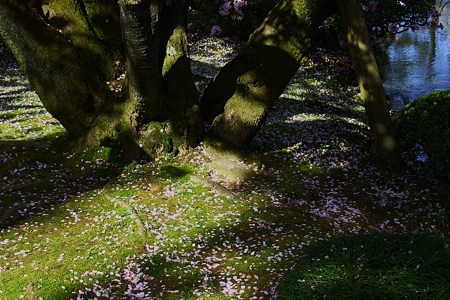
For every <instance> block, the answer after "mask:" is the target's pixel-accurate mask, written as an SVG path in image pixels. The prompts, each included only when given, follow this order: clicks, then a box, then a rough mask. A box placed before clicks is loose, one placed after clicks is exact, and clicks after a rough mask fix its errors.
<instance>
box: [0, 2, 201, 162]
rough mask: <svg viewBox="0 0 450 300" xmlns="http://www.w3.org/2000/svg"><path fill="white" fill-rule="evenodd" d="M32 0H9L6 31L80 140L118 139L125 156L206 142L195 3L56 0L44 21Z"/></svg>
mask: <svg viewBox="0 0 450 300" xmlns="http://www.w3.org/2000/svg"><path fill="white" fill-rule="evenodd" d="M18 3H19V4H18ZM27 3H28V1H21V2H16V1H12V0H1V1H0V35H1V37H2V39H4V40H5V41H6V42H7V43H8V45H9V47H10V48H11V49H12V50H13V52H14V54H15V55H16V57H17V58H18V59H19V61H20V62H21V63H22V66H23V67H24V69H25V71H26V74H27V76H28V78H29V80H30V82H31V85H32V87H33V88H34V89H35V90H36V92H37V93H38V95H39V97H40V99H41V101H42V102H43V103H44V105H45V107H46V108H47V109H48V111H49V112H50V113H51V114H52V115H53V116H54V117H55V118H57V119H58V120H59V121H60V122H61V124H62V125H63V126H64V127H65V128H66V129H67V130H68V131H69V132H70V133H71V134H73V135H75V136H78V137H83V138H84V143H85V145H86V146H87V145H91V144H94V143H99V142H100V143H101V142H119V143H120V144H121V145H122V147H123V149H124V150H125V159H126V160H137V159H139V158H141V157H142V155H146V156H149V157H151V158H155V157H156V156H158V155H160V154H161V153H162V152H178V151H179V150H185V149H186V148H187V147H189V146H192V145H193V144H195V143H196V142H197V141H198V137H199V135H200V134H201V129H202V121H201V115H200V113H199V109H198V100H199V99H198V93H197V90H196V88H195V84H194V81H193V77H192V74H191V71H190V64H189V59H188V44H187V34H186V20H187V10H188V6H187V1H168V0H167V1H165V0H120V1H119V4H117V3H116V2H114V1H110V2H105V1H103V0H91V1H83V0H76V1H73V0H61V1H50V2H49V4H48V5H46V6H45V7H44V8H43V9H41V10H42V11H44V12H45V14H44V16H43V15H42V13H40V14H35V10H34V9H33V10H30V8H29V6H28V5H26V4H27ZM47 14H48V17H47ZM105 14H106V15H105ZM117 33H119V36H117ZM105 35H106V36H105ZM121 36H122V37H123V38H122V37H121ZM122 40H123V43H122V42H121V41H122Z"/></svg>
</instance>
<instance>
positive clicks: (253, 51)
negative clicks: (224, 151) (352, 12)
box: [201, 0, 333, 148]
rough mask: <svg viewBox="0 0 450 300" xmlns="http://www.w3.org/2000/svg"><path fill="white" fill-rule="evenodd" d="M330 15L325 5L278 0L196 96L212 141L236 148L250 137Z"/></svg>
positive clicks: (314, 1) (312, 0)
mask: <svg viewBox="0 0 450 300" xmlns="http://www.w3.org/2000/svg"><path fill="white" fill-rule="evenodd" d="M332 12H333V3H332V2H330V1H324V0H281V1H279V2H278V4H277V5H276V7H275V8H274V9H273V10H272V11H271V12H270V13H269V14H268V16H267V18H266V19H265V21H264V22H263V24H261V26H259V28H257V29H256V30H255V32H254V33H253V34H252V35H251V36H250V38H249V40H248V42H247V44H246V45H245V47H244V48H243V49H242V51H240V53H239V54H238V55H237V56H236V58H234V59H233V60H232V61H230V62H229V63H228V64H227V65H225V66H224V67H223V68H222V69H221V70H220V71H219V73H218V74H217V75H216V77H215V78H214V80H213V81H212V82H211V83H210V84H209V85H208V86H207V88H206V90H205V92H204V94H203V96H202V99H201V105H202V115H203V117H204V119H205V120H207V121H209V122H211V123H212V130H211V131H210V136H211V137H212V138H213V139H218V140H219V141H221V142H223V143H225V145H224V146H228V147H229V146H231V147H233V148H242V147H244V146H245V145H246V144H247V143H248V142H249V141H250V140H251V139H252V138H253V136H254V135H255V134H256V132H257V130H258V129H259V128H260V126H261V125H262V123H263V121H264V119H265V117H266V115H267V113H268V112H269V110H270V109H271V108H272V106H273V104H274V103H275V101H276V100H277V99H278V98H279V96H280V95H281V93H282V92H283V90H284V88H285V87H286V85H287V84H288V83H289V81H290V79H291V78H292V76H293V75H294V74H295V72H296V71H297V70H298V68H299V66H300V64H301V62H302V61H303V60H304V59H306V58H307V56H308V54H309V52H310V49H311V47H312V45H313V40H314V33H315V32H316V31H317V29H318V27H319V25H320V24H321V23H322V22H323V21H324V20H325V19H326V18H327V17H328V16H329V15H330V14H331V13H332Z"/></svg>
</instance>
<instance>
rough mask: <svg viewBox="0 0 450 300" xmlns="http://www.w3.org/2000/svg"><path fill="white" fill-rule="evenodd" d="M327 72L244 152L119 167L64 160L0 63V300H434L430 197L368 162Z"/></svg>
mask: <svg viewBox="0 0 450 300" xmlns="http://www.w3.org/2000/svg"><path fill="white" fill-rule="evenodd" d="M208 43H209V42H204V43H203V42H199V44H200V47H199V49H197V51H196V50H195V49H194V51H193V68H194V71H195V72H200V73H201V74H207V75H208V76H209V77H210V76H213V75H214V72H215V70H216V69H217V66H218V65H221V64H223V62H224V61H225V60H226V58H225V56H226V55H225V54H224V53H220V51H215V52H214V53H213V54H212V55H209V56H207V57H205V56H204V55H202V53H205V51H206V50H205V49H207V47H208ZM220 45H221V44H220ZM221 47H222V46H221ZM221 47H218V48H219V49H221ZM222 48H224V49H225V50H226V51H228V50H230V49H229V48H227V47H225V46H223V47H222ZM323 55H328V56H329V57H328V58H327V59H328V60H327V61H330V60H331V62H332V60H333V59H341V58H339V57H337V58H333V56H332V55H330V54H328V53H322V54H320V55H319V56H320V57H322V56H323ZM332 66H333V64H332V63H331V64H330V65H328V67H327V65H323V64H320V63H317V61H315V60H312V61H311V62H310V64H308V65H305V66H304V67H303V68H302V69H301V70H300V72H299V74H298V75H297V77H296V78H294V79H293V81H292V83H291V84H290V86H289V87H288V88H287V89H286V91H285V93H284V94H283V95H282V97H281V98H280V100H279V102H278V103H277V104H276V106H275V108H274V110H273V112H272V113H271V114H270V115H269V116H268V118H267V122H266V124H265V126H264V127H263V128H261V130H260V131H259V132H258V134H257V136H256V137H255V140H254V142H253V144H252V145H251V149H252V150H251V151H249V152H248V153H244V154H242V155H240V156H234V157H233V156H230V157H223V158H221V159H220V160H219V159H217V156H213V155H210V153H208V152H206V151H205V149H204V148H203V146H202V145H200V146H199V147H197V148H196V149H194V151H193V152H192V153H191V154H190V156H187V157H177V158H172V157H161V158H159V159H158V160H156V161H154V162H151V163H147V164H129V165H122V164H120V163H119V161H120V159H119V158H120V152H119V151H118V150H117V149H115V148H108V147H100V146H94V147H92V148H90V149H87V150H84V151H75V150H74V149H76V146H77V141H74V140H72V139H71V138H70V137H68V136H67V135H66V134H65V132H64V130H63V129H62V127H61V126H60V125H59V124H58V122H57V121H55V120H53V119H52V118H51V116H49V115H48V114H47V113H46V112H45V110H44V109H43V108H42V106H40V103H39V102H38V99H37V97H36V96H35V94H34V93H32V92H30V91H29V88H28V85H27V83H26V80H25V78H24V77H23V75H21V73H20V72H19V71H18V70H17V67H16V65H15V64H14V63H11V65H8V68H2V69H0V70H5V71H3V73H0V106H1V109H0V118H1V123H0V126H1V131H0V150H1V151H0V162H1V165H0V299H2V300H4V299H7V300H9V299H18V298H24V299H30V298H31V294H33V293H34V298H35V299H39V298H42V299H76V298H77V297H78V298H80V299H94V298H95V297H97V298H99V299H115V298H116V299H124V298H125V299H136V298H139V297H143V298H144V299H207V298H208V299H272V298H275V296H276V295H277V294H278V295H279V296H280V297H285V299H296V298H293V296H292V297H291V296H287V295H289V293H306V292H311V293H313V292H314V295H315V296H317V297H324V296H325V295H327V297H328V298H329V297H332V296H333V295H336V297H337V296H338V295H339V297H340V299H347V298H351V297H352V296H355V295H367V294H365V293H368V292H369V291H368V290H369V289H368V288H367V285H369V284H371V283H373V284H374V290H375V291H378V292H377V293H379V294H373V295H372V296H370V295H367V296H364V297H368V298H371V297H372V298H378V295H381V296H384V295H386V297H387V298H389V297H395V298H405V297H406V296H408V297H410V298H421V299H427V298H428V299H439V298H440V297H442V298H441V299H445V298H443V297H444V296H447V294H446V293H448V286H450V285H449V284H448V280H449V279H448V275H446V273H443V270H444V267H445V268H448V267H447V266H448V255H449V249H448V246H446V245H447V244H445V238H447V239H448V225H447V222H448V211H447V209H446V207H447V208H448V200H446V199H447V198H446V194H445V192H443V191H445V186H444V184H443V183H441V182H439V181H437V180H435V179H434V178H431V177H423V176H421V175H418V174H416V173H415V172H414V170H410V171H409V172H407V173H403V174H398V173H396V172H395V171H393V170H389V169H387V168H385V167H383V166H382V165H380V163H379V162H377V161H376V159H374V158H373V157H374V154H373V150H372V145H371V141H370V138H369V135H368V128H367V125H366V123H365V119H364V115H363V114H362V111H363V110H362V106H361V103H360V102H358V99H357V98H356V97H353V94H352V93H353V92H351V90H350V91H349V89H348V88H347V86H342V85H341V83H340V79H339V78H335V77H333V76H331V75H330V74H333V72H336V70H335V69H333V68H332ZM205 70H206V71H205ZM205 72H206V73H205ZM10 74H13V75H14V76H15V77H14V78H15V79H14V80H11V76H12V75H10ZM199 77H200V76H196V78H199ZM209 77H208V78H209ZM7 78H9V80H7ZM204 80H205V79H202V80H200V82H199V83H198V84H199V87H200V88H201V86H202V85H203V86H204V84H205V81H204ZM12 81H13V82H14V84H12V83H11V82H12ZM17 86H20V87H21V88H20V91H19V90H16V87H17ZM9 88H12V89H13V92H14V93H13V94H9V92H8V89H9ZM11 95H13V96H11ZM30 107H32V108H30ZM31 129H32V130H31ZM214 163H216V164H214ZM219 163H220V165H221V166H224V165H226V164H229V165H230V168H229V169H230V170H231V169H233V170H236V172H239V176H226V175H230V174H225V173H226V172H223V170H220V168H217V166H216V165H217V164H219ZM446 201H447V202H446ZM123 203H125V204H126V205H123ZM446 205H447V206H446ZM130 208H131V209H130ZM139 223H142V224H143V227H144V229H145V230H144V232H145V236H142V235H141V233H140V230H139V226H140V225H138V224H139ZM361 245H363V246H364V247H363V248H361ZM343 247H346V248H347V249H348V250H347V251H342V248H343ZM331 250H333V251H331ZM409 251H412V252H411V253H410V252H409ZM325 256H328V259H322V257H323V258H324V257H325ZM359 257H362V259H363V260H362V262H363V263H364V266H359V265H360V264H358V263H356V262H359V261H358V258H359ZM313 259H314V260H313ZM318 259H320V261H319V260H318ZM419 264H420V267H419V268H418V269H417V270H416V268H417V265H419ZM341 266H343V267H341ZM294 267H295V268H294ZM405 268H406V269H405ZM344 272H345V274H344ZM350 275H351V276H350ZM321 276H322V277H321ZM417 276H421V278H423V279H424V280H422V282H419V280H418V279H417V278H418V277H417ZM361 278H363V279H364V280H362V279H361ZM299 280H300V281H299ZM302 280H305V282H308V285H306V284H303V283H305V282H301V281H302ZM300 283H302V284H300ZM393 283H395V286H397V287H398V288H397V289H393V288H392V286H393ZM312 284H314V286H315V287H316V289H315V290H314V291H311V288H310V285H312ZM375 284H376V285H375ZM382 284H385V286H383V285H382ZM425 284H426V286H425ZM344 285H347V287H346V288H341V287H343V286H344ZM305 286H306V287H308V288H309V289H307V288H304V287H305ZM387 286H389V289H388V288H387ZM424 289H425V291H424ZM414 290H415V291H417V293H415V294H411V291H414ZM338 292H339V293H340V294H339V293H338ZM383 293H384V294H383ZM416 296H417V297H416ZM289 297H291V298H289ZM358 297H359V296H358Z"/></svg>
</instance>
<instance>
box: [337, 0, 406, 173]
mask: <svg viewBox="0 0 450 300" xmlns="http://www.w3.org/2000/svg"><path fill="white" fill-rule="evenodd" d="M338 6H339V12H340V16H341V19H342V22H343V25H344V27H345V31H346V36H347V42H348V45H349V49H350V54H351V57H352V60H353V65H354V67H355V70H356V73H357V77H358V81H359V87H360V90H361V95H362V99H363V102H364V107H365V110H366V114H367V117H368V121H369V126H370V130H371V133H372V136H373V139H374V143H375V149H376V151H377V153H378V155H379V156H380V157H381V158H382V159H383V160H384V161H386V162H387V163H389V164H390V165H392V166H396V167H403V160H402V158H401V156H400V149H399V146H398V143H397V140H396V137H395V134H394V126H393V124H392V120H391V117H390V115H389V107H388V104H387V102H386V96H385V93H384V88H383V84H382V81H381V77H380V73H379V71H378V67H377V63H376V60H375V56H374V52H373V49H372V46H371V42H370V36H369V31H368V29H367V25H366V22H365V19H364V15H363V12H362V8H361V1H359V0H338Z"/></svg>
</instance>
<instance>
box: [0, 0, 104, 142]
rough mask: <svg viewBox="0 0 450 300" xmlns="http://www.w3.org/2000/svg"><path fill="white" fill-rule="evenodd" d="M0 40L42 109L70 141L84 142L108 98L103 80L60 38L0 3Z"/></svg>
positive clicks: (22, 11) (23, 11)
mask: <svg viewBox="0 0 450 300" xmlns="http://www.w3.org/2000/svg"><path fill="white" fill-rule="evenodd" d="M0 34H1V36H2V37H3V38H4V40H5V41H6V43H7V44H8V45H9V47H10V48H11V50H12V51H13V53H14V55H15V57H16V58H17V59H18V61H19V62H20V64H21V65H22V67H23V69H24V71H25V73H26V75H27V77H28V79H29V81H30V83H31V86H32V88H33V89H34V90H35V91H36V93H37V94H38V95H39V97H40V99H41V101H42V103H43V105H44V107H45V108H46V109H47V110H48V111H49V112H50V113H51V114H52V115H53V116H54V117H55V118H56V119H58V120H59V121H60V122H61V124H62V125H63V126H64V127H65V128H66V129H67V130H68V131H69V132H70V133H71V134H73V135H75V136H79V137H80V136H84V135H85V134H86V133H87V132H88V131H89V128H90V126H91V123H92V121H93V120H94V119H95V111H96V109H97V108H99V107H102V106H103V105H104V103H105V102H107V101H108V99H109V97H110V95H109V93H108V91H107V89H106V87H105V84H103V83H102V81H103V76H102V74H101V73H100V72H99V71H98V69H97V68H95V66H93V65H92V64H91V63H90V59H89V57H87V56H86V55H84V53H83V51H80V49H78V48H77V47H75V46H74V44H73V43H71V42H70V40H68V39H67V38H66V37H65V36H64V35H63V34H62V33H60V32H59V31H57V30H56V29H54V28H53V27H51V26H48V24H47V23H45V22H44V21H42V20H41V19H38V18H36V17H33V16H32V15H31V14H30V12H28V11H27V10H26V9H24V7H21V6H19V5H17V4H16V3H14V2H11V1H2V2H1V3H0Z"/></svg>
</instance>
